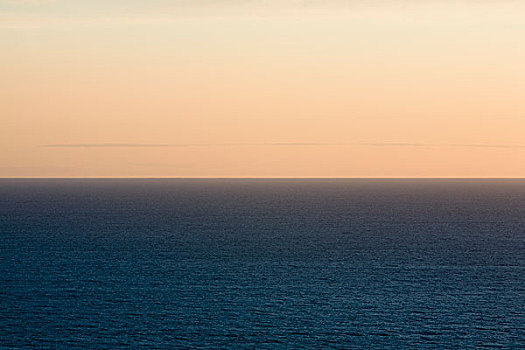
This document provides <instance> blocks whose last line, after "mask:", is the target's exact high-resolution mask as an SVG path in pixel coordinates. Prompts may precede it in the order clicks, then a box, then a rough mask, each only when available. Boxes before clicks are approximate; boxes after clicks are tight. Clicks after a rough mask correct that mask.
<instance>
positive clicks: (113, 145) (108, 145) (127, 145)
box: [40, 142, 525, 149]
mask: <svg viewBox="0 0 525 350" xmlns="http://www.w3.org/2000/svg"><path fill="white" fill-rule="evenodd" d="M243 146H244V147H245V146H274V147H323V146H368V147H462V148H463V147H468V148H503V149H521V148H525V145H516V144H509V145H505V144H427V143H408V142H406V143H404V142H392V143H388V142H383V143H358V142H356V143H323V142H273V143H72V144H48V145H41V146H40V147H45V148H177V147H243Z"/></svg>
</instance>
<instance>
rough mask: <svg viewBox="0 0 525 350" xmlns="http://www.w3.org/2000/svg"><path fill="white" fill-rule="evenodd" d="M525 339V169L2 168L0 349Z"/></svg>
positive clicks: (514, 343)
mask: <svg viewBox="0 0 525 350" xmlns="http://www.w3.org/2000/svg"><path fill="white" fill-rule="evenodd" d="M140 347H143V348H146V349H153V348H214V349H218V348H235V349H243V348H245V349H274V348H305V349H320V348H338V349H341V348H345V349H347V348H364V349H374V348H377V349H385V348H392V349H412V348H413V349H416V348H417V349H443V348H457V349H471V348H482V347H486V348H515V349H519V348H521V349H523V348H525V181H524V180H452V179H451V180H357V179H354V180H242V179H237V180H233V179H230V180H226V179H221V180H219V179H217V180H211V179H210V180H182V179H136V180H131V179H104V180H102V179H96V180H95V179H93V180H87V179H76V180H72V179H70V180H67V179H55V180H22V179H20V180H8V179H4V180H0V348H64V349H76V348H78V349H86V348H96V349H99V348H140Z"/></svg>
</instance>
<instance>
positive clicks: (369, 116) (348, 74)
mask: <svg viewBox="0 0 525 350" xmlns="http://www.w3.org/2000/svg"><path fill="white" fill-rule="evenodd" d="M458 3H461V4H458ZM524 38H525V4H524V2H522V1H489V0H487V1H463V2H454V1H415V0H414V1H398V0H391V1H387V0H384V1H379V0H378V1H357V0H355V1H327V2H322V1H236V0H235V1H213V0H204V1H163V0H153V1H143V2H141V1H125V2H122V1H101V0H98V1H89V2H84V1H75V0H73V1H65V0H62V1H61V0H57V1H52V0H49V1H45V0H40V1H39V0H34V1H15V0H13V1H6V0H0V52H1V54H0V125H1V127H0V177H99V176H100V177H525V137H524V135H525V103H524V100H525V63H524V62H525V41H524Z"/></svg>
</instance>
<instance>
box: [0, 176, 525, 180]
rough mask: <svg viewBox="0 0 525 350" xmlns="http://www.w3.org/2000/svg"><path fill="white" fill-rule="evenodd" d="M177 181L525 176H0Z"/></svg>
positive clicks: (443, 178) (10, 178)
mask: <svg viewBox="0 0 525 350" xmlns="http://www.w3.org/2000/svg"><path fill="white" fill-rule="evenodd" d="M17 179H20V180H23V179H28V180H31V179H35V180H38V179H40V180H46V179H50V180H60V179H63V180H69V179H70V180H75V179H78V180H82V179H93V180H96V179H136V180H140V179H144V180H148V179H149V180H155V179H159V180H161V179H166V180H169V179H174V180H176V179H179V180H221V179H222V180H303V179H304V180H315V179H319V180H352V179H355V180H376V179H377V180H405V179H406V180H525V176H521V177H516V176H0V180H17Z"/></svg>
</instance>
